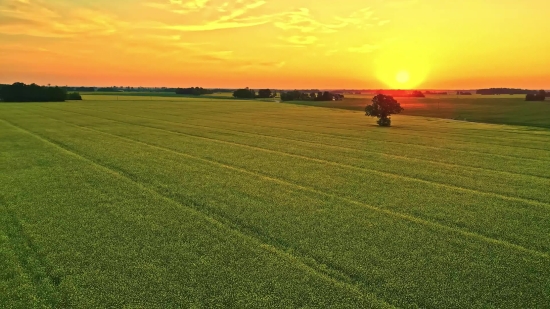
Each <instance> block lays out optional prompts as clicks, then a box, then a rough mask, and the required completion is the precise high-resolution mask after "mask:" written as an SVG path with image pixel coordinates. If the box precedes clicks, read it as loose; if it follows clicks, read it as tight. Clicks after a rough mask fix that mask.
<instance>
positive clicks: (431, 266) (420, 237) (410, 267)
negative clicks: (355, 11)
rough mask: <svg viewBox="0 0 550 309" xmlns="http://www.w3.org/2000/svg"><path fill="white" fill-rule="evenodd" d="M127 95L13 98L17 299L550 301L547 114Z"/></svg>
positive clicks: (43, 304) (10, 162)
mask: <svg viewBox="0 0 550 309" xmlns="http://www.w3.org/2000/svg"><path fill="white" fill-rule="evenodd" d="M125 98H126V99H125V100H119V101H117V100H116V99H114V98H113V97H105V96H97V95H96V96H85V101H82V102H67V103H41V104H38V103H36V104H35V103H29V104H8V103H4V104H0V308H65V307H71V308H97V307H113V308H180V307H183V308H187V307H204V308H212V307H227V308H245V307H252V308H261V307H280V308H296V307H309V308H325V307H326V308H340V307H342V308H391V307H401V308H417V307H420V308H548V306H549V305H548V304H550V194H549V192H550V191H549V188H550V130H549V129H547V128H541V127H540V126H539V127H538V128H537V124H536V123H535V124H534V125H533V126H511V125H496V124H483V123H471V122H464V121H456V120H449V119H437V118H424V117H416V116H402V115H398V116H394V117H393V123H392V124H393V126H392V127H391V128H380V127H378V126H376V125H375V119H372V118H367V117H365V116H364V112H362V111H351V110H339V109H327V108H318V107H309V106H300V105H293V104H281V103H271V102H259V101H237V100H220V99H217V100H215V99H211V98H205V99H189V98H170V97H162V98H152V99H150V100H147V99H144V98H146V97H125ZM503 100H504V99H503ZM506 100H507V99H506ZM547 104H549V105H550V102H547ZM539 113H540V111H539ZM547 115H548V114H547ZM508 117H510V116H508Z"/></svg>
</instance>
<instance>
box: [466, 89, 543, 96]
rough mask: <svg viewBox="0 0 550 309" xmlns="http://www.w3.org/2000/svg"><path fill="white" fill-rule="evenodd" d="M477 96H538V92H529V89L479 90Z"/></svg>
mask: <svg viewBox="0 0 550 309" xmlns="http://www.w3.org/2000/svg"><path fill="white" fill-rule="evenodd" d="M476 93H477V94H483V95H498V94H509V95H513V94H536V93H537V91H535V90H527V89H514V88H490V89H479V90H478V91H477V92H476Z"/></svg>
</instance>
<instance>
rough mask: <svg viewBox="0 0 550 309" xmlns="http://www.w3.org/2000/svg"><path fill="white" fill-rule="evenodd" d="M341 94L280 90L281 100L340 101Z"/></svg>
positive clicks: (342, 97) (342, 96)
mask: <svg viewBox="0 0 550 309" xmlns="http://www.w3.org/2000/svg"><path fill="white" fill-rule="evenodd" d="M343 99H344V95H343V94H339V93H332V92H328V91H324V92H321V91H319V92H310V93H307V92H302V91H299V90H294V91H288V92H281V101H341V100H343Z"/></svg>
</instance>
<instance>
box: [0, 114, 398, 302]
mask: <svg viewBox="0 0 550 309" xmlns="http://www.w3.org/2000/svg"><path fill="white" fill-rule="evenodd" d="M50 119H53V120H57V119H54V118H50ZM0 121H3V122H5V123H6V124H8V125H10V126H12V127H14V128H16V129H18V130H19V131H21V132H24V133H26V134H28V135H30V136H33V137H35V138H36V139H38V140H40V141H42V142H44V143H46V144H49V145H51V146H53V147H54V148H56V149H58V150H60V151H62V152H64V153H66V154H68V155H70V156H73V157H76V158H78V159H80V160H83V161H85V162H88V163H90V164H91V165H92V166H95V167H96V168H97V169H99V170H102V171H104V172H107V173H108V174H111V175H113V176H114V177H117V178H121V179H125V180H126V181H128V182H130V183H133V184H134V185H135V186H137V187H138V188H140V189H141V190H143V191H145V192H148V193H150V194H152V195H154V196H157V197H159V198H161V199H163V200H164V201H166V202H168V203H170V204H172V205H174V206H176V207H180V208H185V209H188V210H190V211H192V212H193V213H195V214H196V215H198V216H201V217H203V218H204V219H205V220H206V221H207V222H209V223H210V224H212V225H214V226H216V227H217V228H220V229H222V230H227V231H229V232H230V233H232V234H233V235H234V236H235V237H239V238H244V239H246V240H247V241H249V242H251V243H255V244H257V245H258V246H259V247H260V248H262V249H263V250H266V251H268V252H271V253H273V254H275V255H277V256H278V257H280V258H282V259H284V260H287V261H290V263H292V264H293V265H296V266H297V267H299V268H301V269H302V270H305V271H307V272H310V273H312V274H315V275H316V276H318V277H320V278H322V279H323V280H326V281H329V282H334V283H337V284H339V285H341V286H344V287H346V288H347V289H348V290H350V291H353V292H355V293H357V294H359V295H360V296H361V298H363V299H365V300H370V301H373V302H374V303H375V304H377V305H380V306H381V307H385V308H394V306H393V305H391V304H390V303H388V302H386V301H384V300H382V299H379V298H378V296H376V295H375V294H373V293H371V292H365V291H363V290H362V289H361V286H362V284H361V283H360V282H359V281H358V280H357V279H353V278H351V277H350V276H348V275H347V274H346V273H344V272H343V271H342V270H340V269H334V268H333V269H329V271H326V270H324V269H326V268H327V266H326V265H325V264H322V265H321V264H319V263H318V262H317V260H315V259H313V258H312V257H309V256H308V257H307V260H305V261H304V258H305V257H301V256H296V255H293V254H292V253H290V252H289V251H290V250H285V249H281V248H278V247H276V245H275V244H271V243H266V242H264V240H263V239H262V235H257V234H254V233H246V232H245V231H242V230H240V228H242V227H241V226H238V225H236V224H235V223H233V222H231V221H230V220H228V219H227V218H225V217H221V218H219V219H218V218H216V217H214V216H212V215H210V214H208V213H207V212H205V211H204V210H200V209H201V208H200V206H199V205H197V204H196V203H193V206H189V205H185V204H183V203H181V202H179V201H178V200H175V199H173V198H171V197H168V196H166V195H164V194H162V193H160V192H158V191H156V190H155V189H154V188H152V187H151V186H147V185H145V184H143V183H141V182H139V181H137V180H135V179H132V178H131V177H130V176H128V175H126V173H125V172H124V171H122V170H119V169H118V168H116V167H112V166H109V165H103V164H101V163H100V162H97V161H95V160H93V159H91V158H88V157H86V156H84V155H82V154H80V153H78V152H76V151H74V150H72V149H70V148H69V147H67V146H65V145H63V144H60V143H57V142H55V141H54V140H51V139H49V138H47V137H45V136H42V135H39V134H38V133H36V132H33V131H30V130H27V129H25V128H23V127H20V126H18V125H16V124H14V123H12V122H10V121H8V120H5V119H0ZM58 121H60V122H63V121H61V120H58ZM67 124H70V123H67ZM72 125H74V124H72ZM74 126H77V127H80V126H78V125H74ZM82 128H85V129H89V130H91V131H97V132H99V133H104V134H106V135H112V136H115V137H118V138H123V139H128V138H125V137H120V136H117V135H114V134H109V133H105V132H102V131H98V130H94V129H90V128H86V127H82ZM128 140H131V139H128ZM133 142H137V143H141V144H144V145H148V146H150V147H154V148H158V149H161V150H164V151H170V150H169V149H164V148H162V147H158V146H155V145H150V144H147V143H143V142H139V141H133ZM171 152H173V153H177V154H179V155H183V156H186V157H189V158H192V159H196V160H200V161H204V162H210V163H213V161H210V160H206V159H201V158H198V157H194V156H191V155H187V154H183V153H179V152H176V151H171ZM216 165H218V166H221V167H224V168H229V169H232V170H236V171H246V170H244V169H240V168H236V167H233V166H229V165H225V164H223V163H218V162H216ZM246 172H247V173H250V174H254V175H256V176H260V175H259V174H255V173H253V172H249V171H246ZM261 177H263V178H265V179H268V177H266V176H261ZM273 180H275V179H273ZM277 181H280V180H277ZM279 243H280V242H279ZM287 249H288V248H287ZM312 260H313V261H315V262H313V261H312ZM323 265H324V266H323Z"/></svg>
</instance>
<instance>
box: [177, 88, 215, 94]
mask: <svg viewBox="0 0 550 309" xmlns="http://www.w3.org/2000/svg"><path fill="white" fill-rule="evenodd" d="M175 92H176V94H184V95H203V94H213V93H214V90H209V89H204V88H202V87H191V88H177V89H176V90H175Z"/></svg>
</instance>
